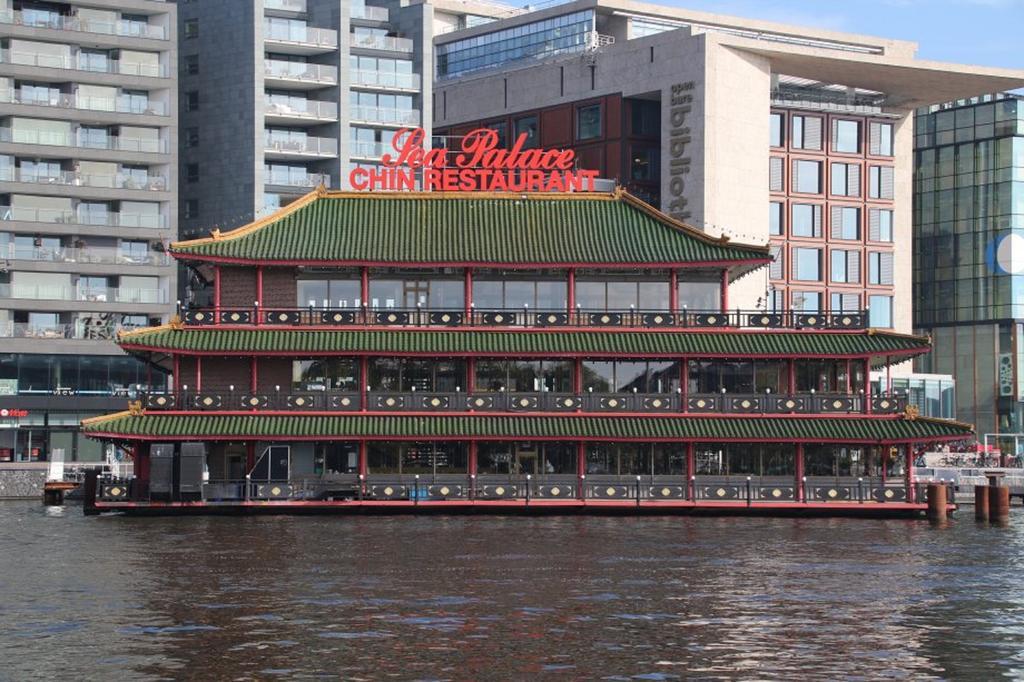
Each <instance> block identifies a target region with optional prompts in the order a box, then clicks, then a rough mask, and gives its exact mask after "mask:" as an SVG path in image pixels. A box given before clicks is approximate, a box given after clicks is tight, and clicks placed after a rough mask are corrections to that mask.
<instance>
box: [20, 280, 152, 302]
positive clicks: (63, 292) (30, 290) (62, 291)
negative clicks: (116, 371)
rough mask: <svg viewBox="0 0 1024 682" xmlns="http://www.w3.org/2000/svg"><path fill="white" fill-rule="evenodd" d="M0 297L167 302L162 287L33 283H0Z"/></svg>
mask: <svg viewBox="0 0 1024 682" xmlns="http://www.w3.org/2000/svg"><path fill="white" fill-rule="evenodd" d="M0 298H23V299H33V300H37V301H89V302H92V303H143V304H155V303H167V298H168V296H167V292H166V291H165V290H163V289H134V288H118V287H64V286H59V285H57V286H48V285H42V286H40V285H35V284H17V283H13V284H0Z"/></svg>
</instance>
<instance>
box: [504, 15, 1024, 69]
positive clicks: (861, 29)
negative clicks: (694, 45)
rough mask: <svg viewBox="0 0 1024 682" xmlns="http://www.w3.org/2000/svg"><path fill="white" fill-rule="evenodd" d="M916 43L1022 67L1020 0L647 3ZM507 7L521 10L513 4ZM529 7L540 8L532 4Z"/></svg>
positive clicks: (957, 56) (928, 52) (949, 56)
mask: <svg viewBox="0 0 1024 682" xmlns="http://www.w3.org/2000/svg"><path fill="white" fill-rule="evenodd" d="M648 1H649V2H652V4H659V5H670V6H674V7H685V8H687V9H694V10H702V11H706V12H718V13H720V14H733V15H736V16H742V17H750V18H755V19H766V20H769V21H778V22H781V23H786V24H799V25H803V26H815V27H818V28H827V29H832V30H836V31H848V32H850V33H863V34H867V35H875V36H881V37H886V38H899V39H903V40H912V41H914V42H916V43H918V45H919V47H918V53H917V56H918V58H920V59H931V60H937V61H945V62H958V63H963V64H978V65H984V66H1001V67H1006V68H1016V69H1024V0H845V1H844V2H837V1H836V0H648ZM510 4H515V5H518V6H523V5H526V4H529V3H528V2H525V1H521V0H516V1H515V2H512V3H510ZM534 4H539V3H538V1H537V0H534Z"/></svg>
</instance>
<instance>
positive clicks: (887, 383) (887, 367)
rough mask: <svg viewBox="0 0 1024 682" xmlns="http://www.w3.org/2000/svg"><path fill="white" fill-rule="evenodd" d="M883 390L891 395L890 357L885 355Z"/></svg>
mask: <svg viewBox="0 0 1024 682" xmlns="http://www.w3.org/2000/svg"><path fill="white" fill-rule="evenodd" d="M885 392H886V393H888V394H889V395H892V358H891V357H889V356H888V355H886V356H885Z"/></svg>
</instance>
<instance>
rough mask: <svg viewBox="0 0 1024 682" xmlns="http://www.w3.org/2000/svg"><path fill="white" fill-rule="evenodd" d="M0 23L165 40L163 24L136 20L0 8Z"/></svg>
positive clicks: (165, 33) (165, 34) (165, 32)
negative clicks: (116, 19) (158, 24)
mask: <svg viewBox="0 0 1024 682" xmlns="http://www.w3.org/2000/svg"><path fill="white" fill-rule="evenodd" d="M0 24H16V25H19V26H31V27H33V28H52V29H57V30H59V31H81V32H83V33H102V34H105V35H114V36H127V37H131V38H153V39H155V40H167V31H166V30H165V29H164V27H163V26H154V25H152V24H142V23H140V22H137V21H123V20H119V21H96V20H90V19H82V18H80V17H73V16H63V15H61V16H58V15H54V14H39V13H30V14H28V15H26V14H25V13H24V12H20V11H15V10H10V9H5V10H0Z"/></svg>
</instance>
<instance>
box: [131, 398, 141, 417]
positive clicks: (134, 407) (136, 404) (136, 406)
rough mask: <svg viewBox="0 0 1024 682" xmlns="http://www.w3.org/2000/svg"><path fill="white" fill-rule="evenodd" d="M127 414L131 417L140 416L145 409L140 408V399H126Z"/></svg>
mask: <svg viewBox="0 0 1024 682" xmlns="http://www.w3.org/2000/svg"><path fill="white" fill-rule="evenodd" d="M128 414H130V415H131V416H133V417H141V416H142V415H143V414H145V410H143V409H142V401H141V400H129V401H128Z"/></svg>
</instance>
